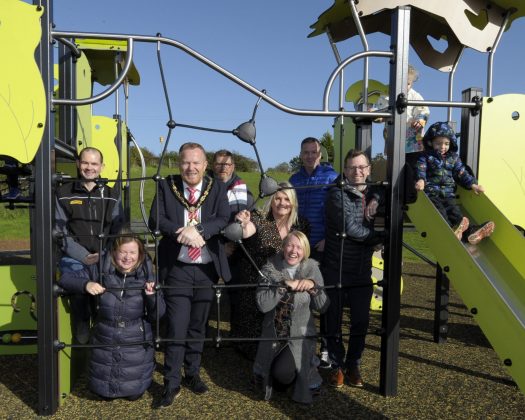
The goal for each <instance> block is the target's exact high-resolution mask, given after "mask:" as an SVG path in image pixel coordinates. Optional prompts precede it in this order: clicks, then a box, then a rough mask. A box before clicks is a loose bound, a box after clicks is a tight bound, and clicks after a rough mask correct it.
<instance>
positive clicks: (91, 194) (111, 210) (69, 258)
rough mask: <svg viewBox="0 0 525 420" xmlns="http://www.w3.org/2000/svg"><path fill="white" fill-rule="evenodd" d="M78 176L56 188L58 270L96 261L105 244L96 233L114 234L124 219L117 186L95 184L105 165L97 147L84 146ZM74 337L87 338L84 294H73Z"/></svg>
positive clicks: (65, 269) (79, 160) (64, 270)
mask: <svg viewBox="0 0 525 420" xmlns="http://www.w3.org/2000/svg"><path fill="white" fill-rule="evenodd" d="M77 168H78V172H79V177H80V180H77V181H73V182H65V183H64V184H63V185H61V186H60V187H59V188H57V190H56V205H55V223H56V228H57V230H58V231H59V232H61V233H62V234H63V237H62V239H61V241H60V249H61V251H62V256H61V258H60V260H59V269H60V272H61V273H65V272H70V271H80V270H83V269H84V268H85V267H86V266H89V265H92V264H96V263H98V259H99V251H100V250H101V249H103V248H104V246H105V242H102V241H101V240H100V239H99V238H98V237H97V236H98V235H99V234H101V233H104V234H114V233H117V232H118V231H119V229H120V228H121V226H122V222H123V211H122V206H121V204H120V198H119V191H118V188H116V189H113V188H110V187H108V186H107V185H102V184H97V182H96V180H97V179H98V178H99V177H100V173H101V172H102V170H103V169H104V160H103V156H102V153H101V152H100V150H98V149H96V148H94V147H86V148H85V149H83V150H82V151H81V152H80V155H79V156H78V160H77ZM71 309H72V317H73V337H74V338H75V339H76V340H77V341H78V342H79V343H81V344H84V343H87V341H88V338H89V318H90V313H89V301H88V298H87V296H81V295H77V296H72V297H71Z"/></svg>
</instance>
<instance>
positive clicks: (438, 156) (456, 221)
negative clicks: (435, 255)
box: [416, 122, 495, 245]
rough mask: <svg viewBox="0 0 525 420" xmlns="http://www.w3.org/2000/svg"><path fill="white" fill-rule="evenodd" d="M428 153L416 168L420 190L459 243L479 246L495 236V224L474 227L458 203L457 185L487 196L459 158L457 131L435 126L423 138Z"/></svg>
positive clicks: (444, 126)
mask: <svg viewBox="0 0 525 420" xmlns="http://www.w3.org/2000/svg"><path fill="white" fill-rule="evenodd" d="M423 145H424V147H425V150H424V152H423V153H421V155H420V156H419V158H418V160H417V165H416V179H417V182H416V190H418V191H423V190H424V191H425V193H426V194H427V196H428V198H430V200H431V201H432V203H434V206H436V208H437V210H438V211H439V212H440V213H441V215H442V216H443V217H444V218H445V220H446V221H447V222H448V224H449V225H450V226H451V227H452V228H453V229H454V233H455V235H456V237H457V238H458V239H459V240H462V241H463V242H469V243H470V244H472V245H476V244H478V243H479V242H480V241H481V240H482V239H484V238H486V237H488V236H490V235H491V234H492V232H494V228H495V224H494V222H492V221H488V222H485V223H483V224H481V225H470V222H469V219H468V218H467V217H464V216H463V214H462V213H461V210H460V208H459V205H458V204H457V203H456V182H457V183H458V184H459V185H461V186H462V187H463V188H466V189H470V190H472V191H474V193H476V194H479V193H482V192H484V191H485V190H484V188H483V187H482V186H481V185H478V181H477V180H476V178H474V176H472V175H471V174H470V173H469V171H468V170H467V168H466V166H465V165H464V164H463V162H462V161H461V159H460V158H459V155H458V145H457V139H456V135H455V133H454V130H453V129H452V128H451V127H450V126H449V125H448V124H447V123H446V122H437V123H434V124H432V125H431V126H430V127H429V129H428V130H427V132H426V133H425V136H424V137H423Z"/></svg>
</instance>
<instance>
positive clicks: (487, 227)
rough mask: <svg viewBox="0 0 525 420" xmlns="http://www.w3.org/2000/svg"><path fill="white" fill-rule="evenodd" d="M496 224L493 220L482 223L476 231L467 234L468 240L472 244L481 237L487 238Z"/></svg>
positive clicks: (476, 242) (477, 241)
mask: <svg viewBox="0 0 525 420" xmlns="http://www.w3.org/2000/svg"><path fill="white" fill-rule="evenodd" d="M495 227H496V225H495V224H494V222H485V223H483V224H482V225H481V226H480V227H479V228H478V229H476V231H475V232H474V233H472V234H470V235H469V236H468V241H469V243H470V244H472V245H476V244H478V243H479V242H480V241H481V240H482V239H484V238H488V237H489V236H490V235H492V232H494V228H495Z"/></svg>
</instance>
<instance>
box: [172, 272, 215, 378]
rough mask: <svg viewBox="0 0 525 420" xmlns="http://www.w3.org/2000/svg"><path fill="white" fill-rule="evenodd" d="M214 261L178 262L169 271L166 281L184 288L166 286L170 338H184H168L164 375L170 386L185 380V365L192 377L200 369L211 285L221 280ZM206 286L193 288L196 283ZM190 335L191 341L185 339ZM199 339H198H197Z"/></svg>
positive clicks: (211, 295)
mask: <svg viewBox="0 0 525 420" xmlns="http://www.w3.org/2000/svg"><path fill="white" fill-rule="evenodd" d="M217 278H218V276H217V273H216V271H215V268H214V266H213V264H205V265H201V264H184V263H177V264H175V266H174V267H173V269H172V270H171V272H170V273H169V275H168V277H167V279H166V281H165V285H167V286H177V287H182V288H180V289H179V288H177V289H165V294H164V299H165V301H166V319H167V324H168V328H167V338H168V339H175V340H181V341H178V342H167V343H166V351H165V360H164V378H165V380H167V381H169V382H170V386H173V387H177V386H179V385H180V382H181V367H182V365H183V364H184V373H185V375H186V376H188V377H191V376H194V375H197V374H198V373H199V369H200V364H201V355H202V350H203V348H204V341H203V340H202V339H204V337H205V335H206V323H207V322H208V315H209V312H210V307H211V303H212V301H213V296H214V292H213V289H212V288H211V286H212V285H213V284H215V283H216V282H217ZM195 286H197V287H202V286H204V287H203V288H195V289H194V288H193V287H195ZM185 339H188V340H190V341H186V342H184V341H183V340H185ZM193 340H195V341H193Z"/></svg>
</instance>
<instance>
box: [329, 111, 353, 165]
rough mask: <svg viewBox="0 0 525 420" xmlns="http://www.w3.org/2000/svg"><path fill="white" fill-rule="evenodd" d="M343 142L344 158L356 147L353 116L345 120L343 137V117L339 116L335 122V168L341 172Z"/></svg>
mask: <svg viewBox="0 0 525 420" xmlns="http://www.w3.org/2000/svg"><path fill="white" fill-rule="evenodd" d="M341 142H342V144H343V153H342V155H343V159H344V157H345V156H346V154H347V153H348V151H349V150H350V149H352V148H354V147H355V143H356V138H355V124H354V122H353V121H352V119H351V118H345V119H344V120H343V138H341V117H337V118H336V119H335V123H334V169H335V170H336V171H337V172H339V173H341V171H342V168H341V165H340V163H341V146H340V145H341Z"/></svg>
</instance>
